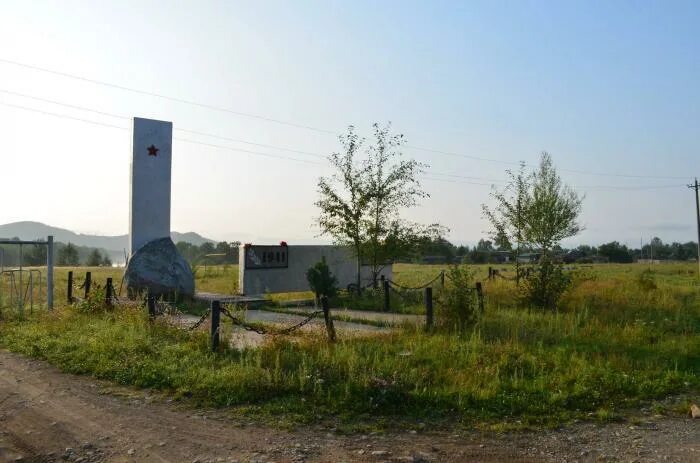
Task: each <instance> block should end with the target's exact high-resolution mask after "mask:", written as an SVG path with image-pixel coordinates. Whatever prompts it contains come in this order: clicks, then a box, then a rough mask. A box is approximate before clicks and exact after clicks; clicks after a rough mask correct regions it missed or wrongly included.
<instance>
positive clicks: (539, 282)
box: [522, 257, 571, 311]
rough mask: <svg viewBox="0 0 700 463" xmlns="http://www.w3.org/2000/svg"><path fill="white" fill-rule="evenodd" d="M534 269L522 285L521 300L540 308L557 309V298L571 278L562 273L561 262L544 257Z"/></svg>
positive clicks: (559, 297)
mask: <svg viewBox="0 0 700 463" xmlns="http://www.w3.org/2000/svg"><path fill="white" fill-rule="evenodd" d="M534 270H535V271H534V272H532V273H531V274H530V276H529V277H528V278H526V279H525V284H524V285H523V287H522V288H523V294H522V299H523V302H525V303H526V304H527V305H531V306H535V307H539V308H542V309H548V310H551V311H555V310H557V304H558V303H559V299H561V296H562V295H563V294H564V291H566V288H567V287H568V286H569V284H570V283H571V278H569V277H568V276H567V275H565V274H564V271H563V270H562V266H561V264H555V263H554V262H552V260H550V259H547V258H544V257H543V258H542V259H541V260H540V263H539V264H538V265H537V266H536V267H535V269H534Z"/></svg>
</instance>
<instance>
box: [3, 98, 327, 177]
mask: <svg viewBox="0 0 700 463" xmlns="http://www.w3.org/2000/svg"><path fill="white" fill-rule="evenodd" d="M0 105H2V106H8V107H10V108H15V109H21V110H24V111H31V112H34V113H39V114H43V115H45V116H52V117H57V118H60V119H67V120H72V121H77V122H83V123H86V124H92V125H98V126H102V127H109V128H112V129H120V130H129V127H121V126H118V125H114V124H107V123H105V122H98V121H92V120H90V119H83V118H80V117H73V116H68V115H66V114H59V113H54V112H51V111H44V110H41V109H35V108H30V107H28V106H22V105H17V104H12V103H5V102H3V101H0ZM173 140H178V141H181V142H185V143H191V144H195V145H201V146H208V147H212V148H219V149H225V150H228V151H235V152H239V153H246V154H250V155H254V156H263V157H269V158H276V159H286V160H289V161H296V162H303V163H307V164H317V165H323V163H322V162H317V161H309V160H308V159H299V158H293V157H290V156H281V155H276V154H271V153H263V152H260V151H252V150H246V149H242V148H233V147H231V146H223V145H215V144H212V143H204V142H200V141H196V140H188V139H186V138H178V137H173Z"/></svg>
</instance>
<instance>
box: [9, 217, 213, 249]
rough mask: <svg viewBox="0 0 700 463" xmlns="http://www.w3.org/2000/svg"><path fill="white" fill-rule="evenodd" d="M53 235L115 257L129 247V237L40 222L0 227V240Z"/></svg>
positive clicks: (191, 237)
mask: <svg viewBox="0 0 700 463" xmlns="http://www.w3.org/2000/svg"><path fill="white" fill-rule="evenodd" d="M49 235H53V237H54V240H55V241H60V242H62V243H73V244H75V245H77V246H87V247H91V248H101V249H104V250H107V251H109V252H110V254H112V253H115V254H117V255H119V254H123V252H124V249H127V248H128V247H129V235H116V236H101V235H84V234H82V233H75V232H73V231H71V230H66V229H65V228H58V227H52V226H50V225H46V224H43V223H40V222H29V221H27V222H13V223H8V224H5V225H0V238H5V239H9V238H15V237H17V238H20V239H23V240H35V239H37V238H46V237H47V236H49ZM170 235H171V237H172V239H173V241H174V242H175V243H178V242H180V241H185V242H188V243H191V244H195V245H197V246H201V245H202V244H203V243H206V242H212V243H213V242H214V241H213V240H210V239H208V238H205V237H203V236H201V235H199V234H197V233H194V232H188V233H178V232H172V233H171V234H170Z"/></svg>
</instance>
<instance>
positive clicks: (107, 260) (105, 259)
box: [100, 252, 112, 267]
mask: <svg viewBox="0 0 700 463" xmlns="http://www.w3.org/2000/svg"><path fill="white" fill-rule="evenodd" d="M100 265H102V266H103V267H111V266H112V259H110V258H109V255H108V254H107V253H106V252H105V254H104V256H103V257H102V262H101V263H100Z"/></svg>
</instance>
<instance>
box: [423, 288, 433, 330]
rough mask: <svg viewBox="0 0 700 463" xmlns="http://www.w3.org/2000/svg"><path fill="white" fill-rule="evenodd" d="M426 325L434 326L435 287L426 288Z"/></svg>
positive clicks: (427, 327)
mask: <svg viewBox="0 0 700 463" xmlns="http://www.w3.org/2000/svg"><path fill="white" fill-rule="evenodd" d="M425 327H426V329H431V328H432V327H433V288H431V287H427V288H425Z"/></svg>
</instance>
